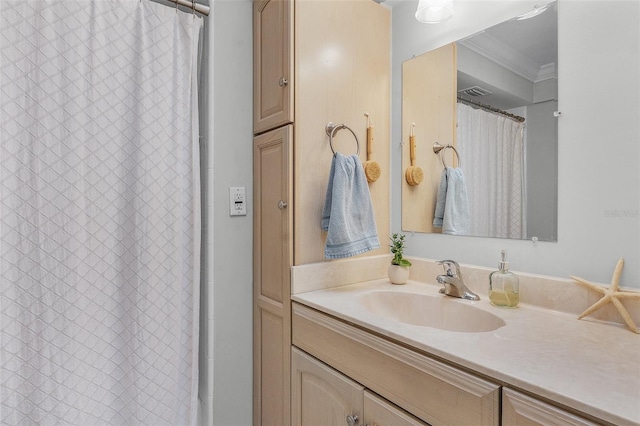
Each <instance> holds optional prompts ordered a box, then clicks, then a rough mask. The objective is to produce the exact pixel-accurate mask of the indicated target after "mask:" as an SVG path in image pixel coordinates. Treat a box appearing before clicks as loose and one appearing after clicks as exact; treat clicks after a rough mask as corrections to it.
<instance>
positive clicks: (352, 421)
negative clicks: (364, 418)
mask: <svg viewBox="0 0 640 426" xmlns="http://www.w3.org/2000/svg"><path fill="white" fill-rule="evenodd" d="M358 420H360V419H358V416H356V415H355V414H349V415H348V416H347V425H349V426H356V425H357V424H358Z"/></svg>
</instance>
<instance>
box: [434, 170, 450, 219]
mask: <svg viewBox="0 0 640 426" xmlns="http://www.w3.org/2000/svg"><path fill="white" fill-rule="evenodd" d="M446 200H447V168H446V167H445V168H444V169H442V174H441V175H440V185H439V186H438V195H437V197H436V210H435V213H434V214H433V226H434V227H436V228H442V222H443V221H444V204H445V201H446Z"/></svg>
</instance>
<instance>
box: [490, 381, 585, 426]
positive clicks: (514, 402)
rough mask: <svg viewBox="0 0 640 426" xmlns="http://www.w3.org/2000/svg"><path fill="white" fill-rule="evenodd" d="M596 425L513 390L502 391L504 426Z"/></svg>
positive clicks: (504, 389)
mask: <svg viewBox="0 0 640 426" xmlns="http://www.w3.org/2000/svg"><path fill="white" fill-rule="evenodd" d="M596 424H597V423H593V422H590V421H589V420H587V419H584V418H582V417H580V416H577V415H575V414H573V413H570V412H568V411H565V410H562V409H560V408H558V407H554V406H553V405H550V404H547V403H545V402H542V401H539V400H537V399H535V398H532V397H530V396H527V395H524V394H522V393H520V392H516V391H514V390H513V389H509V388H503V389H502V425H503V426H516V425H517V426H544V425H556V426H594V425H596Z"/></svg>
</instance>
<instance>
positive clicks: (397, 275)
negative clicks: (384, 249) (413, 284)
mask: <svg viewBox="0 0 640 426" xmlns="http://www.w3.org/2000/svg"><path fill="white" fill-rule="evenodd" d="M389 239H390V240H391V244H389V247H390V248H391V253H393V259H391V265H389V270H388V274H389V281H391V283H392V284H404V283H406V282H407V280H408V279H409V266H411V262H409V261H408V260H407V259H405V258H404V257H402V252H403V251H404V235H403V234H393V235H391V237H390V238H389Z"/></svg>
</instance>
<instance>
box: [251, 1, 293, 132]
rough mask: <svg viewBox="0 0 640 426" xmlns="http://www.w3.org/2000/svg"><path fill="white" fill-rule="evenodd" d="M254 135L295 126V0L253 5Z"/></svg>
mask: <svg viewBox="0 0 640 426" xmlns="http://www.w3.org/2000/svg"><path fill="white" fill-rule="evenodd" d="M253 10H254V12H253V132H254V133H255V134H258V133H262V132H265V131H267V130H270V129H274V128H276V127H279V126H282V125H284V124H288V123H292V122H293V0H254V2H253Z"/></svg>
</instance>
